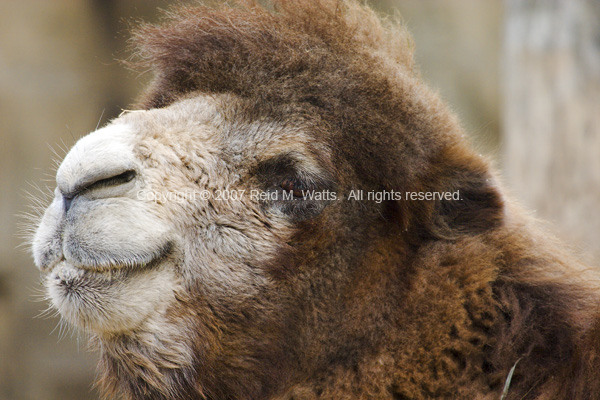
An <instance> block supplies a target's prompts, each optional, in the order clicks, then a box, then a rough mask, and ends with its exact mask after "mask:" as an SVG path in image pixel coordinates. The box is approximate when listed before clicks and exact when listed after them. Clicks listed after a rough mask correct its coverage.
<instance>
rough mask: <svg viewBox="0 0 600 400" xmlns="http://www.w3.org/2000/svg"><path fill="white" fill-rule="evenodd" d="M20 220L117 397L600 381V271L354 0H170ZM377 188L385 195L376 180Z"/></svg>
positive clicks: (437, 395) (279, 395)
mask: <svg viewBox="0 0 600 400" xmlns="http://www.w3.org/2000/svg"><path fill="white" fill-rule="evenodd" d="M134 42H135V43H136V44H135V46H136V50H135V57H134V58H133V60H132V61H130V63H133V64H135V66H136V67H137V68H140V69H143V70H151V71H153V73H154V80H153V81H152V83H151V84H150V85H149V87H148V88H147V89H146V90H145V92H144V93H143V94H142V96H141V98H140V100H139V102H138V103H137V105H136V106H135V107H133V110H132V111H127V112H124V113H123V114H122V115H121V116H119V117H118V118H115V119H114V120H112V121H110V122H109V123H108V124H107V125H106V126H104V127H102V128H100V129H98V130H96V131H94V132H92V133H90V134H89V135H87V136H85V137H83V138H82V139H80V140H79V141H78V142H77V143H76V144H75V145H74V147H73V148H72V149H71V150H70V151H69V153H68V154H67V155H66V157H65V159H64V160H63V161H62V163H61V165H60V167H59V169H58V171H57V174H56V184H57V187H56V191H55V196H54V200H53V201H52V203H51V204H50V205H49V206H48V208H47V209H46V211H45V213H44V216H43V217H42V219H41V221H40V223H39V227H38V229H37V232H36V233H35V236H34V238H33V256H34V261H35V264H36V265H37V267H38V268H39V269H40V270H41V271H42V276H43V282H44V285H45V288H46V290H47V293H48V297H49V298H50V302H51V304H52V306H53V307H54V308H55V309H56V310H58V312H59V313H60V315H61V317H62V318H63V319H64V320H66V321H67V322H68V323H70V324H71V325H73V326H75V327H76V328H77V329H78V330H79V331H81V332H84V333H86V334H87V335H89V337H90V342H91V343H92V345H93V346H94V347H95V348H96V349H98V352H99V353H100V361H99V365H98V371H99V373H98V382H97V384H98V386H99V388H100V391H101V393H102V395H103V396H104V397H105V398H107V399H115V398H120V399H131V400H134V399H173V400H184V399H185V400H190V399H210V400H217V399H271V400H284V399H286V400H291V399H296V400H300V399H306V400H309V399H390V400H392V399H393V400H400V399H402V400H406V399H500V398H501V397H502V398H503V399H596V398H600V358H599V357H598V356H597V354H599V352H600V324H599V322H600V318H599V317H600V315H599V312H598V304H600V303H599V300H600V299H599V297H600V284H599V281H598V272H597V271H595V270H593V269H591V268H589V267H586V266H585V265H582V264H581V263H579V262H578V261H577V259H576V258H574V257H573V256H571V255H570V254H569V252H568V250H566V247H565V246H564V245H562V244H561V243H559V242H557V241H556V240H555V239H553V237H552V236H551V235H550V234H548V233H546V232H545V231H544V230H543V229H541V228H539V226H538V225H539V224H538V223H537V222H536V221H534V220H533V219H532V217H530V216H529V215H528V214H527V213H526V212H525V211H523V210H522V209H521V207H520V206H519V205H518V204H517V202H516V201H515V200H513V199H511V198H510V196H509V195H508V194H507V191H506V189H504V188H503V185H502V183H501V180H500V177H499V174H498V173H497V172H496V171H495V170H494V169H493V167H492V166H491V164H490V162H489V160H487V159H486V158H485V157H483V156H480V155H478V154H477V153H476V152H475V151H474V150H473V149H472V147H471V145H470V144H469V142H468V140H467V139H466V138H465V135H464V132H463V129H462V128H461V126H460V124H459V122H458V120H457V118H456V117H455V116H454V115H453V114H452V113H451V112H450V111H449V110H448V108H447V107H446V105H445V104H444V103H443V102H442V100H440V98H439V97H438V95H437V94H436V93H435V92H433V91H432V90H430V89H429V88H428V87H427V85H426V84H425V83H424V82H423V80H422V78H421V77H420V75H419V72H418V71H417V69H416V66H415V63H414V61H413V47H414V46H413V44H412V41H411V38H410V35H409V33H408V32H407V31H406V29H405V27H404V26H403V25H402V24H401V23H400V22H398V21H395V20H382V19H380V18H379V17H378V16H377V15H376V14H375V13H374V12H373V11H372V10H371V9H369V8H368V7H367V6H366V5H364V4H363V3H361V2H358V1H355V0H339V1H338V0H297V1H293V2H291V1H284V0H276V1H274V5H273V7H269V8H266V7H263V6H261V5H259V4H258V3H255V2H253V1H240V2H236V3H234V4H230V5H216V6H212V7H211V6H202V5H195V6H178V7H177V8H175V9H173V10H172V11H170V12H169V13H167V14H166V15H165V18H164V20H163V21H162V22H161V23H159V24H157V25H149V24H146V25H142V26H140V27H139V28H138V29H137V30H136V31H135V33H134ZM371 194H379V195H377V196H371Z"/></svg>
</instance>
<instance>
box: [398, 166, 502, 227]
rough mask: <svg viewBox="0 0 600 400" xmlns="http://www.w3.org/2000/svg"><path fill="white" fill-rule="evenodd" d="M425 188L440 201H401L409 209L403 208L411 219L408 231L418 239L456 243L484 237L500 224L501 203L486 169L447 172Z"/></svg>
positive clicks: (451, 170)
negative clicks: (468, 236)
mask: <svg viewBox="0 0 600 400" xmlns="http://www.w3.org/2000/svg"><path fill="white" fill-rule="evenodd" d="M426 187H427V189H426V190H427V191H430V192H438V193H440V194H442V195H443V197H442V198H441V199H440V198H436V199H434V200H430V201H427V200H425V201H412V202H411V201H409V200H404V201H405V202H408V203H409V205H408V206H406V207H403V208H404V210H405V212H408V213H410V216H411V218H410V219H409V221H408V225H410V226H411V227H410V228H409V227H407V228H408V229H407V231H410V232H412V233H413V234H415V233H416V234H417V235H418V236H419V237H421V238H435V239H456V238H458V237H460V236H464V235H476V234H480V233H484V232H486V231H489V230H492V229H494V228H496V227H498V226H499V225H501V224H502V221H503V218H504V201H503V200H502V195H501V193H500V191H499V188H498V186H497V184H496V183H495V179H494V178H493V177H492V176H491V175H490V174H489V172H488V171H487V169H486V168H484V169H483V170H481V169H479V170H474V169H471V168H460V167H459V168H448V169H445V172H444V174H442V176H438V177H437V178H436V179H434V180H433V182H429V184H427V185H426ZM405 221H406V220H405ZM405 223H406V222H405ZM411 228H413V229H415V228H416V231H415V230H413V229H411Z"/></svg>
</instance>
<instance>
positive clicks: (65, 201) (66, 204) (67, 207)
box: [63, 196, 75, 212]
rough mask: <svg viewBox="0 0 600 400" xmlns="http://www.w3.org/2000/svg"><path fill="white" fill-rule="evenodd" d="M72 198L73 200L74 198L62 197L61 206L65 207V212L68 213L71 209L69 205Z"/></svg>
mask: <svg viewBox="0 0 600 400" xmlns="http://www.w3.org/2000/svg"><path fill="white" fill-rule="evenodd" d="M74 198H75V196H63V204H64V207H65V212H68V211H69V208H71V203H73V199H74Z"/></svg>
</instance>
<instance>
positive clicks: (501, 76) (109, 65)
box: [0, 0, 600, 400]
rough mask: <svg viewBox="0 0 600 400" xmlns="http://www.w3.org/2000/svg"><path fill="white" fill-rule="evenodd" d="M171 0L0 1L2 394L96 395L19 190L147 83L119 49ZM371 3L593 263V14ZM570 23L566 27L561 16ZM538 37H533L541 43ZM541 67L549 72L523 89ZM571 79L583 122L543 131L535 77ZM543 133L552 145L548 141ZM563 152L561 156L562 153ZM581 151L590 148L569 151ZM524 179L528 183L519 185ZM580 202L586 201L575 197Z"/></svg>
mask: <svg viewBox="0 0 600 400" xmlns="http://www.w3.org/2000/svg"><path fill="white" fill-rule="evenodd" d="M168 3H169V2H168V1H164V0H53V1H45V0H23V1H10V0H7V1H1V2H0V121H1V122H0V135H1V136H0V139H1V142H0V399H7V400H12V399H27V400H29V399H31V400H55V399H56V400H58V399H61V400H70V399H73V400H75V399H77V400H85V399H95V398H97V397H98V396H97V393H96V392H95V391H94V389H92V387H91V383H92V382H93V379H94V366H95V362H96V355H95V354H91V353H89V352H88V351H87V350H86V343H85V339H84V338H78V337H77V335H76V334H73V333H72V332H71V331H70V330H68V329H66V328H60V327H57V325H58V318H57V317H55V316H49V317H48V316H46V317H39V318H36V316H37V315H39V314H40V313H41V312H42V311H43V310H44V309H46V303H45V302H44V301H43V299H42V298H41V293H42V291H41V286H40V284H39V280H40V279H39V273H38V272H37V270H36V269H35V267H34V266H33V262H32V259H31V257H30V255H29V253H28V249H27V247H18V246H19V244H20V243H21V242H22V241H23V240H22V239H21V238H20V237H19V235H18V232H19V230H20V228H18V224H19V223H20V222H23V220H24V219H23V218H22V217H19V216H18V215H20V214H23V213H27V212H30V208H31V205H32V204H33V201H32V200H31V199H30V198H29V197H28V195H27V193H31V194H33V195H35V196H38V197H39V196H41V194H40V192H39V190H41V192H42V193H50V191H51V190H52V189H53V188H54V183H53V174H54V168H55V164H54V161H53V160H56V159H57V158H58V159H60V158H62V156H63V155H64V152H65V149H66V148H69V147H71V146H72V145H73V144H74V142H75V141H76V140H77V139H78V138H79V137H81V136H82V135H84V134H86V133H88V132H90V131H92V130H94V129H95V128H96V126H97V125H98V124H100V125H102V124H104V123H105V122H106V121H107V120H109V119H110V118H114V117H115V116H117V115H118V113H119V112H120V111H121V109H122V108H127V107H128V105H129V104H131V102H132V101H133V99H134V97H135V96H136V94H137V93H138V92H139V91H140V89H141V88H142V87H143V85H144V82H145V81H146V79H147V78H148V77H147V76H143V75H142V76H139V75H138V74H135V73H131V72H128V71H126V70H125V68H123V67H122V66H120V65H119V63H118V62H116V61H115V60H116V59H123V58H126V57H127V53H126V52H125V51H124V47H125V41H126V38H127V29H128V24H129V23H131V22H135V20H136V19H138V18H144V19H145V20H149V21H155V20H156V9H157V7H162V8H165V7H167V5H168ZM370 3H371V4H372V5H373V6H374V7H375V8H376V9H377V10H379V11H381V12H382V13H390V12H400V13H401V14H402V16H403V18H404V20H405V22H406V24H407V25H408V27H409V28H410V30H411V31H412V32H413V34H414V37H415V43H416V56H417V61H418V63H419V64H420V66H421V68H422V71H423V75H424V78H425V79H426V80H427V81H428V82H429V83H430V84H431V85H432V86H433V87H435V88H436V89H437V90H439V92H440V93H441V95H442V96H443V97H444V98H445V99H446V100H447V101H448V102H449V103H450V104H451V107H452V108H453V110H454V111H455V112H456V113H457V114H458V115H459V117H460V118H461V120H462V121H463V124H464V126H465V128H466V130H467V131H468V132H469V134H470V135H471V137H472V139H473V141H474V143H475V145H476V146H477V147H478V148H479V149H480V150H481V152H482V153H485V154H488V155H490V157H491V158H492V159H494V160H496V161H497V164H498V166H499V167H500V168H502V169H504V170H505V172H506V175H507V178H506V181H507V182H506V184H507V186H508V187H509V188H512V189H513V191H514V195H515V197H517V198H519V199H520V200H522V201H523V202H524V203H525V205H526V206H527V207H529V208H530V209H536V210H538V213H539V216H540V217H543V218H547V219H550V220H551V221H553V222H554V224H555V230H556V231H557V232H559V235H561V236H563V237H567V238H568V239H570V240H571V241H572V242H575V243H574V244H575V245H577V246H579V247H582V248H583V249H584V250H585V251H586V253H587V254H588V258H589V259H590V260H592V262H593V261H594V260H596V259H598V258H597V257H598V256H600V244H599V243H600V236H599V231H600V221H599V220H600V218H599V216H598V214H599V212H598V210H599V209H600V196H599V195H598V190H599V188H600V182H599V181H597V180H596V179H597V173H600V167H598V164H597V161H595V160H600V157H599V156H600V154H599V153H600V145H598V143H599V142H598V141H599V140H600V132H599V130H600V126H598V124H597V119H596V120H591V119H589V118H591V116H594V117H595V118H597V117H598V115H600V114H599V113H598V110H600V101H599V98H598V94H599V93H600V88H598V83H599V80H598V71H600V68H597V67H598V65H596V64H594V63H595V62H596V60H597V58H595V57H599V54H600V50H599V48H598V46H600V44H598V43H597V37H600V34H599V35H597V36H595V37H596V44H595V47H594V46H592V47H591V48H585V47H581V46H580V47H577V46H576V44H577V43H579V42H578V41H581V40H585V38H586V37H587V36H585V35H588V36H589V35H592V37H593V33H594V32H598V31H594V29H596V28H595V27H594V26H592V25H590V27H589V29H588V25H586V24H588V22H589V21H588V20H587V19H586V18H590V13H591V15H592V16H593V15H596V17H598V18H597V19H596V20H597V21H598V20H600V15H599V14H593V13H592V12H596V11H590V10H588V9H586V8H585V7H584V8H583V9H577V10H574V11H573V10H570V11H569V10H563V9H556V8H555V9H551V10H546V11H543V10H542V11H539V10H537V9H536V8H535V7H534V6H533V5H531V4H532V2H530V1H529V0H523V1H522V2H521V1H519V0H511V1H507V2H506V3H504V2H503V1H502V0H486V1H481V0H378V1H377V0H373V1H371V2H370ZM537 3H544V2H537ZM546 3H552V4H566V3H569V1H568V0H562V1H552V2H546ZM573 3H578V4H584V3H585V1H584V0H573ZM527 4H529V6H528V5H527ZM596 4H597V2H596ZM394 10H396V11H394ZM582 10H583V11H582ZM540 12H546V14H544V15H547V16H548V18H547V19H545V20H544V19H542V20H541V22H539V21H538V24H541V28H539V29H536V28H535V26H537V25H535V24H534V27H533V28H532V27H531V26H530V25H528V24H529V22H527V21H530V19H531V18H534V19H535V18H536V16H537V15H539V13H540ZM548 13H549V14H548ZM561 13H564V16H563V14H561ZM567 17H568V18H570V19H569V20H568V21H570V22H564V21H563V20H565V21H566V18H567ZM515 18H516V19H515ZM519 18H522V20H520V19H519ZM519 21H520V22H519ZM563 22H564V23H563ZM544 24H545V25H544ZM552 24H559V25H561V24H562V25H565V24H566V25H567V26H566V27H565V30H566V32H569V31H570V29H571V30H572V29H574V28H573V26H574V27H575V28H578V29H579V30H581V31H583V33H578V34H577V35H575V36H573V37H570V39H569V40H567V41H566V42H565V43H563V44H562V45H556V46H552V45H551V44H547V43H546V42H543V40H545V39H538V38H539V37H540V35H542V36H543V35H544V31H543V29H544V27H547V31H554V30H553V29H552V26H553V25H552ZM569 24H571V25H569ZM562 25H561V26H562ZM582 26H583V28H582ZM507 29H508V30H510V32H509V31H507ZM540 29H541V33H537V32H538V31H539V30H540ZM588 31H589V32H588ZM511 32H512V36H511ZM577 32H579V31H577ZM590 32H591V33H590ZM547 33H548V32H546V34H547ZM515 35H516V36H515ZM527 35H531V38H530V40H529V41H526V42H525V43H522V44H521V45H520V47H519V39H520V38H521V37H529V36H527ZM567 36H568V35H567ZM511 40H512V42H511ZM536 40H542V46H541V47H540V46H538V45H537V44H536V43H537V42H536ZM554 40H562V39H560V38H559V39H556V38H555V39H554ZM549 41H550V42H548V43H551V42H552V39H549ZM507 42H508V44H507ZM544 43H546V45H543V44H544ZM528 46H533V48H534V49H537V50H536V51H537V53H535V52H534V55H535V54H537V56H538V57H542V58H535V56H530V53H531V47H528ZM536 46H537V47H536ZM548 51H550V52H552V51H554V52H555V53H557V54H558V55H555V57H562V58H561V59H562V60H566V61H564V62H563V64H564V63H566V65H567V67H568V68H567V67H565V68H559V67H557V68H558V69H557V70H556V71H554V70H553V71H550V72H548V71H546V70H545V69H544V68H545V65H546V64H547V62H548V58H544V57H548V56H547V54H548V53H547V52H548ZM590 52H591V55H590ZM594 52H595V53H594ZM581 54H583V57H584V58H585V59H586V60H587V61H585V62H586V64H585V65H587V66H589V68H590V69H591V70H590V71H588V72H587V75H583V76H582V75H581V74H580V73H579V70H578V64H577V60H578V58H577V57H579V56H581ZM525 61H528V62H529V63H524V62H525ZM569 63H570V64H569ZM563 64H561V65H563ZM586 68H587V67H586ZM594 68H597V69H594ZM540 74H541V75H543V76H545V77H546V78H547V80H545V81H542V82H539V84H536V85H530V86H528V85H527V84H528V83H530V82H531V81H532V79H535V77H536V76H539V75H540ZM575 76H577V80H576V82H575V83H573V84H572V85H566V87H567V89H568V88H570V89H568V90H567V89H564V88H563V89H561V88H562V86H561V87H560V88H559V89H560V90H563V91H564V90H567V93H568V95H569V97H568V99H569V100H568V101H566V102H567V103H569V104H573V102H574V101H575V100H573V99H575V98H577V99H578V100H577V101H579V103H577V106H576V107H573V108H574V109H575V111H574V112H576V113H578V114H575V117H573V116H571V114H568V115H569V117H568V118H571V119H575V120H580V119H581V118H583V119H584V120H585V121H587V122H586V123H585V124H584V126H583V128H580V127H577V128H576V129H575V133H574V134H573V137H572V139H571V140H569V136H568V133H569V132H570V131H569V129H568V126H561V130H560V131H557V130H556V129H554V128H553V127H554V126H555V125H556V124H555V123H546V124H545V125H544V124H540V120H541V121H546V120H550V119H551V118H558V117H557V116H556V115H557V110H561V109H562V108H561V105H564V103H565V101H563V102H562V103H561V102H559V103H558V104H555V103H552V102H550V105H549V106H547V107H545V106H544V105H545V104H547V103H548V102H545V100H544V99H546V97H548V96H550V97H551V96H555V97H554V98H559V99H560V98H562V97H560V93H563V92H559V95H558V97H557V96H556V94H553V93H554V92H552V87H551V89H547V85H545V83H544V82H546V84H547V83H548V82H549V81H551V80H553V79H555V80H559V81H560V80H561V79H565V78H566V79H567V81H569V82H571V81H572V80H573V79H574V77H575ZM569 79H570V80H569ZM544 90H550V91H549V92H548V91H544ZM582 91H583V92H585V93H584V94H581V93H580V92H582ZM528 105H529V106H530V107H534V108H535V110H537V111H536V113H535V116H530V113H526V112H522V110H523V109H524V107H527V106H528ZM519 111H521V112H519ZM565 112H566V111H565ZM578 116H579V118H580V119H578ZM586 118H587V119H586ZM507 119H508V121H507ZM552 121H554V122H556V120H552ZM534 126H535V127H536V128H535V129H534V128H533V127H534ZM503 127H504V128H503ZM508 128H510V132H516V133H510V132H509V131H508ZM532 132H535V135H534V134H533V133H532ZM561 132H562V133H561ZM565 134H566V136H565ZM545 135H546V136H545ZM550 136H551V137H552V138H558V139H557V140H555V141H553V140H550V139H548V138H549V137H550ZM542 142H543V143H550V144H542ZM544 146H545V147H544ZM594 146H597V147H594ZM540 149H542V150H543V149H549V150H547V151H546V150H544V151H542V153H543V154H542V156H540V157H543V160H536V159H535V157H534V154H535V153H536V151H537V150H540ZM565 149H568V152H567V153H568V156H567V157H560V155H561V154H563V153H564V152H563V150H565ZM55 152H56V153H57V154H55ZM577 152H585V154H586V155H585V157H581V158H578V156H577V154H578V153H577ZM594 156H595V158H594ZM557 159H558V160H559V161H560V166H559V167H556V164H555V160H557ZM527 160H529V162H528V161H527ZM531 160H536V161H535V162H531ZM553 165H554V166H555V167H552V166H553ZM552 168H555V169H554V170H552ZM556 168H560V170H561V171H563V173H562V174H561V175H560V178H559V180H556V179H553V178H552V176H553V175H552V174H553V173H554V174H556ZM553 171H554V172H553ZM593 171H595V172H593ZM557 182H558V183H557ZM560 182H569V185H570V186H569V187H568V190H570V191H571V192H569V193H567V194H564V195H562V197H561V194H560V193H558V194H557V192H556V190H557V188H558V185H560V184H561V183H560ZM533 187H535V188H536V189H535V191H533V190H532V191H529V190H528V189H529V188H533ZM38 188H39V190H38ZM550 190H552V191H553V192H552V194H553V195H552V196H550V195H549V193H550ZM573 191H575V192H573ZM582 196H584V197H585V201H579V199H580V198H581V197H582ZM574 209H575V210H577V211H572V210H574ZM597 264H598V263H596V265H597ZM61 336H63V337H62V338H61Z"/></svg>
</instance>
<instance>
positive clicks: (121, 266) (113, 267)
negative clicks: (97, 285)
mask: <svg viewBox="0 0 600 400" xmlns="http://www.w3.org/2000/svg"><path fill="white" fill-rule="evenodd" d="M172 248H173V244H172V243H171V242H167V243H166V244H165V245H164V246H163V248H162V250H160V251H158V252H156V253H155V254H151V255H145V256H143V257H138V258H137V259H133V260H131V261H130V260H124V261H119V262H115V263H108V264H92V265H86V264H82V263H80V262H78V261H75V260H69V259H67V258H65V257H64V256H63V257H61V258H60V259H58V260H57V261H55V262H53V263H52V264H51V265H50V266H49V268H48V269H47V270H45V271H44V272H45V273H50V272H52V271H53V270H54V269H55V268H56V266H57V265H59V264H61V263H65V264H68V265H70V266H72V267H73V268H77V269H80V270H82V271H87V272H98V273H104V272H114V271H120V270H128V271H133V270H140V269H148V268H152V267H153V266H155V265H158V264H160V262H161V261H162V260H164V259H165V258H166V257H167V256H168V255H169V254H170V253H171V250H172ZM148 256H149V257H148Z"/></svg>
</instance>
